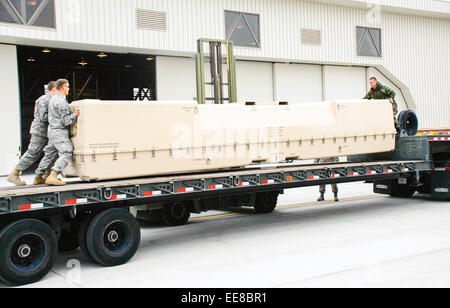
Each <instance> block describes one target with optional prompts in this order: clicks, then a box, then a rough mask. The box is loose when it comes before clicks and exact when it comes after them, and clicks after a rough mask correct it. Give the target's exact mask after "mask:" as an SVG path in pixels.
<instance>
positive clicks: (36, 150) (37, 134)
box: [8, 81, 56, 186]
mask: <svg viewBox="0 0 450 308" xmlns="http://www.w3.org/2000/svg"><path fill="white" fill-rule="evenodd" d="M55 93H56V82H55V81H50V82H49V83H48V85H47V94H44V95H42V96H41V97H40V98H39V99H38V100H37V101H36V104H35V106H34V120H33V122H32V123H31V128H30V135H31V140H30V145H29V146H28V150H27V152H26V153H25V154H24V155H23V156H22V158H21V159H20V161H19V163H18V164H17V166H16V168H14V170H13V172H11V174H10V175H9V176H8V182H10V183H12V184H14V185H17V186H24V185H26V183H25V182H23V181H22V180H21V179H20V177H19V174H20V173H21V172H23V171H25V170H27V169H28V168H30V167H31V165H33V164H34V163H35V162H36V161H37V160H38V159H39V158H40V157H41V155H42V152H43V150H44V147H45V146H46V145H47V143H48V138H47V129H48V104H49V103H50V99H51V98H52V97H53V96H54V95H55ZM44 174H46V175H47V177H48V173H47V170H42V171H41V170H36V176H35V178H34V182H33V184H34V185H40V184H44V183H45V178H46V176H45V175H44Z"/></svg>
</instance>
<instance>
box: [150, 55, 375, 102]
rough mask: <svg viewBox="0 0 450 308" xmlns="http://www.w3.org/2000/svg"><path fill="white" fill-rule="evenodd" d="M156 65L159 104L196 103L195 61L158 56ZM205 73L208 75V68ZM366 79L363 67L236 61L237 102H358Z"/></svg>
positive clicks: (365, 88) (365, 85)
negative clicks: (190, 101)
mask: <svg viewBox="0 0 450 308" xmlns="http://www.w3.org/2000/svg"><path fill="white" fill-rule="evenodd" d="M156 63H157V64H156V66H157V81H158V82H157V93H158V97H157V99H158V100H192V99H195V97H196V96H197V93H196V80H195V61H194V59H192V58H180V57H163V56H158V57H157V59H156ZM205 72H206V75H208V74H209V67H207V66H206V67H205ZM366 79H367V78H366V68H364V67H344V66H330V65H316V64H293V63H290V64H287V63H271V62H256V61H239V60H238V61H236V81H237V96H238V101H240V102H245V101H252V102H271V101H288V102H289V103H292V104H296V103H306V102H320V101H323V100H332V99H360V98H363V97H364V96H365V94H366V93H367V90H368V81H367V80H366ZM207 95H208V93H207Z"/></svg>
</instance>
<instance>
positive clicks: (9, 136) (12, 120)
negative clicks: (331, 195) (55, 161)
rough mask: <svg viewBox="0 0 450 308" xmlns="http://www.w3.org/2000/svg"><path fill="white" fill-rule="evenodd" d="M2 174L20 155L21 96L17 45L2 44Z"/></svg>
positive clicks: (0, 63)
mask: <svg viewBox="0 0 450 308" xmlns="http://www.w3.org/2000/svg"><path fill="white" fill-rule="evenodd" d="M0 68H1V69H0V80H1V82H0V104H1V112H0V136H1V143H0V176H2V175H6V174H8V173H9V172H11V170H12V169H13V168H14V166H15V165H16V163H17V161H18V159H19V156H20V98H19V75H18V70H17V50H16V46H12V45H1V44H0Z"/></svg>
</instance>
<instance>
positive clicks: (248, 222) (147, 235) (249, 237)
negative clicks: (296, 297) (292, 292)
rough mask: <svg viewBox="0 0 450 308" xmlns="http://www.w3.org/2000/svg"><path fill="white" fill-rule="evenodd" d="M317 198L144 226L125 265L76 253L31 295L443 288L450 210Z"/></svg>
mask: <svg viewBox="0 0 450 308" xmlns="http://www.w3.org/2000/svg"><path fill="white" fill-rule="evenodd" d="M28 180H29V179H28ZM2 186H5V181H4V178H3V179H1V178H0V187H2ZM317 190H318V189H317V187H309V188H302V189H292V190H287V191H286V193H285V194H284V195H281V196H280V198H279V207H278V208H277V210H276V211H275V212H274V213H272V214H267V215H257V214H254V213H253V212H252V211H249V210H246V211H245V210H242V211H240V212H233V213H229V212H219V211H213V212H208V213H204V214H202V215H193V216H192V219H191V221H190V222H189V224H188V225H186V226H181V227H165V226H163V225H160V224H156V225H150V224H143V225H142V241H141V245H140V249H139V250H138V252H137V253H136V255H135V257H134V258H133V259H132V260H130V262H129V263H128V264H125V265H122V266H118V267H114V268H105V267H101V266H98V265H96V264H92V263H90V262H88V261H87V259H86V258H85V257H84V256H83V254H82V253H81V251H80V250H77V251H75V252H73V253H67V254H61V255H60V256H59V257H58V260H57V264H56V265H55V266H54V268H53V270H52V271H51V272H50V273H49V275H48V276H47V277H45V278H44V279H43V280H42V281H40V282H38V283H36V284H34V285H30V286H28V287H179V288H187V287H189V288H197V287H204V288H211V287H224V288H231V287H233V288H238V287H243V288H266V287H267V288H277V287H287V288H297V287H302V288H303V287H450V202H438V201H432V200H430V199H428V198H427V197H426V196H421V195H417V196H415V197H414V198H413V199H410V200H403V199H393V198H390V197H387V196H383V195H381V196H380V195H375V194H373V193H372V186H371V185H369V184H363V183H350V184H342V185H340V190H341V193H340V197H341V199H342V201H341V202H339V203H334V202H325V203H320V204H319V203H316V202H314V201H315V200H316V198H317V196H318V193H317ZM327 197H328V198H331V197H332V194H331V192H329V193H328V194H327ZM0 287H3V285H0Z"/></svg>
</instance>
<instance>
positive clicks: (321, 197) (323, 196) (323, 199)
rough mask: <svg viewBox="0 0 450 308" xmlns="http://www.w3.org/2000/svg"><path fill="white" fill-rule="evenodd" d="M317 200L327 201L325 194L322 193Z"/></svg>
mask: <svg viewBox="0 0 450 308" xmlns="http://www.w3.org/2000/svg"><path fill="white" fill-rule="evenodd" d="M317 201H319V202H321V201H325V194H324V193H321V194H320V197H319V199H317Z"/></svg>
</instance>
